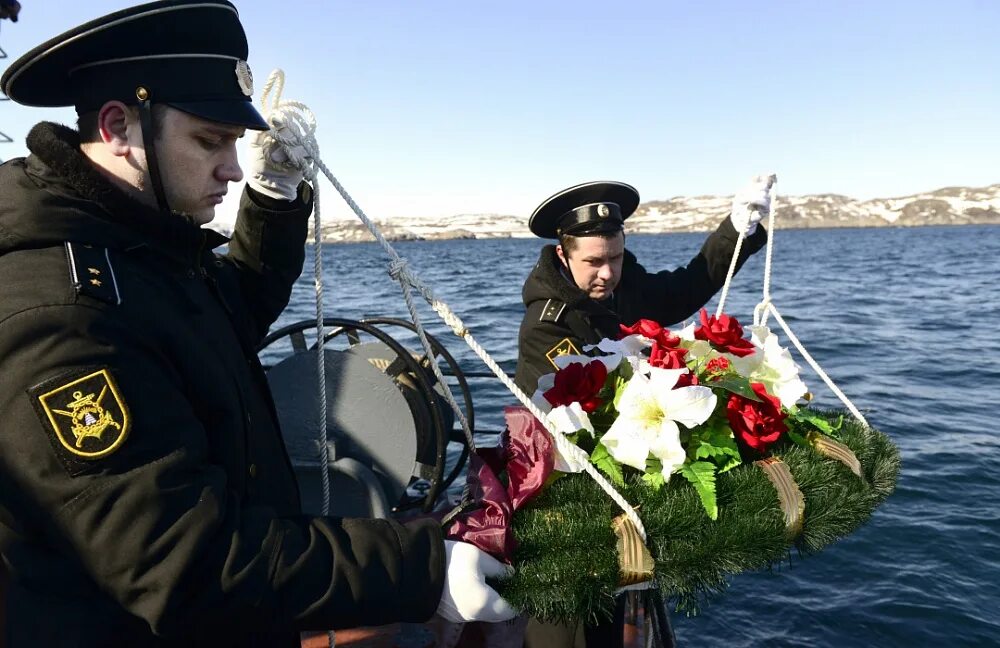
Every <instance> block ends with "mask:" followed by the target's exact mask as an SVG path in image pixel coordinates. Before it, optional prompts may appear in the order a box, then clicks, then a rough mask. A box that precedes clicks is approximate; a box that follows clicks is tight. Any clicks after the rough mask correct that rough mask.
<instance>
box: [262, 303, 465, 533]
mask: <svg viewBox="0 0 1000 648" xmlns="http://www.w3.org/2000/svg"><path fill="white" fill-rule="evenodd" d="M389 327H401V328H403V329H406V331H404V333H406V334H408V335H410V336H411V337H412V332H413V331H415V327H414V326H413V324H411V323H410V322H406V321H404V320H397V319H390V318H375V319H367V320H361V321H354V320H346V319H338V318H327V319H325V320H324V330H325V331H327V333H326V334H325V337H324V351H323V353H324V359H325V365H326V366H325V370H326V374H325V375H326V401H327V413H326V430H327V444H328V449H329V453H328V457H329V459H328V461H327V462H326V464H327V465H326V467H325V469H326V470H327V471H328V474H329V477H330V509H329V515H334V516H342V517H388V516H390V515H393V514H398V513H402V512H404V511H407V510H410V509H414V508H417V507H420V508H422V509H423V510H424V511H430V510H431V509H432V508H434V506H435V504H436V503H437V502H438V500H439V497H440V495H441V494H442V493H443V492H444V490H445V489H447V488H448V486H449V485H450V484H451V483H452V482H453V481H454V480H455V478H456V477H457V476H458V475H459V474H460V473H461V471H462V468H463V467H464V463H465V461H466V460H467V458H468V447H467V444H466V443H465V437H464V434H463V433H462V430H461V429H458V430H455V429H453V428H454V425H455V416H454V412H453V411H452V409H451V407H450V406H449V405H448V403H447V401H446V400H445V398H444V395H443V394H444V391H443V390H445V389H454V390H456V391H457V393H456V400H457V401H458V402H459V403H460V404H461V405H464V409H463V413H464V415H465V416H466V418H467V420H468V421H469V426H470V428H472V426H473V425H474V420H473V408H472V398H471V395H470V393H469V388H468V384H467V382H466V380H465V376H464V375H463V373H462V370H461V368H460V367H459V365H458V364H457V363H456V362H455V359H454V358H453V357H452V356H451V354H449V353H448V351H447V350H446V349H445V348H444V347H443V346H442V345H441V344H440V343H439V342H438V341H437V339H435V338H434V337H433V336H431V335H429V334H428V338H429V341H430V343H431V348H432V349H433V350H434V352H435V354H436V355H439V356H441V358H442V359H443V360H444V363H442V369H443V372H444V373H445V374H446V375H449V376H452V377H453V380H454V382H455V383H456V384H455V385H447V384H446V385H442V384H440V383H439V382H438V381H437V380H436V379H435V376H434V374H433V372H432V371H431V369H430V364H429V362H430V360H429V359H428V358H426V357H423V356H421V355H418V354H416V353H414V352H412V351H411V350H410V349H408V348H407V347H406V346H404V345H403V344H401V343H400V342H399V341H397V339H396V338H394V337H393V336H391V335H389V333H387V332H386V331H385V330H383V329H385V328H389ZM310 329H312V330H310ZM315 329H316V323H315V321H313V320H309V321H303V322H299V323H297V324H292V325H290V326H287V327H284V328H282V329H280V330H277V331H275V332H273V333H272V334H270V335H269V336H268V337H267V338H265V340H264V341H263V343H262V344H261V346H260V349H259V351H263V350H264V349H265V348H267V347H269V346H271V345H272V344H274V343H276V342H278V341H279V340H284V339H286V338H287V341H289V342H290V343H291V347H292V353H291V354H290V355H288V356H286V357H284V358H283V359H282V360H280V361H279V362H277V363H276V364H274V365H272V366H269V367H266V369H267V377H268V382H269V383H270V387H271V392H272V394H273V397H274V402H275V406H276V408H277V411H278V418H279V421H280V423H281V430H282V434H283V436H284V439H285V446H286V448H287V449H288V454H289V458H290V459H291V462H292V466H293V468H294V470H295V475H296V478H297V480H298V482H299V490H300V493H301V497H302V506H303V511H304V512H305V513H307V514H312V515H318V514H320V513H321V512H322V481H321V480H322V472H321V471H322V470H323V466H322V465H321V457H322V456H323V453H322V452H321V450H320V441H319V430H320V428H319V426H318V425H317V417H318V416H319V412H320V403H319V390H318V389H317V383H318V380H317V363H316V360H317V358H316V353H317V349H316V344H315V342H313V344H312V345H311V346H308V343H307V339H313V340H314V339H315V337H316V333H315ZM307 332H308V333H309V335H307ZM310 336H311V338H310ZM417 348H420V347H419V346H418V347H417ZM463 401H464V402H463ZM449 442H457V443H461V444H462V450H461V453H460V455H459V457H458V461H457V462H456V464H455V465H454V466H453V467H452V469H451V471H450V472H449V473H448V475H445V468H446V463H447V458H448V457H447V455H448V452H447V449H448V444H449Z"/></svg>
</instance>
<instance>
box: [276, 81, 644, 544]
mask: <svg viewBox="0 0 1000 648" xmlns="http://www.w3.org/2000/svg"><path fill="white" fill-rule="evenodd" d="M272 85H277V86H278V88H279V90H278V98H277V99H276V101H275V108H271V110H272V111H274V110H275V109H276V108H277V109H279V114H280V115H281V117H282V119H281V123H282V124H283V125H285V126H288V128H286V129H283V130H279V131H278V132H277V133H273V134H274V135H275V139H276V140H278V142H280V143H281V144H282V145H283V146H284V147H285V149H286V151H291V150H295V149H296V148H299V147H301V150H303V151H305V156H304V157H305V158H306V160H303V163H304V166H303V167H302V168H303V171H304V173H306V175H307V177H309V178H311V179H312V178H314V177H315V175H316V172H315V170H317V169H318V170H319V171H321V172H322V173H323V175H324V176H326V178H327V180H329V181H330V184H332V185H333V186H334V188H336V190H337V192H338V193H339V194H340V196H341V197H342V198H343V199H344V202H346V203H347V205H348V206H349V207H350V208H351V211H353V212H354V214H355V216H357V217H358V219H359V220H360V221H361V222H362V223H364V225H365V227H367V228H368V231H369V232H371V234H372V236H374V237H375V240H376V241H377V242H378V244H379V245H381V246H382V249H383V251H385V253H386V255H387V256H388V257H389V274H390V276H392V277H393V278H394V279H395V280H396V281H398V282H399V285H400V287H401V288H402V291H403V298H404V300H405V301H406V307H407V309H408V310H409V312H410V317H411V318H412V320H413V325H414V328H416V330H417V335H418V337H419V338H420V342H421V344H422V345H423V347H424V352H425V353H426V354H427V358H428V360H429V362H430V365H431V369H432V371H433V372H434V376H435V377H436V378H437V379H438V380H439V381H440V383H441V384H442V385H444V384H445V382H444V375H443V374H442V373H441V368H440V367H439V366H438V363H437V358H436V356H435V354H434V352H433V349H432V348H431V345H430V342H429V341H428V339H427V336H426V334H425V333H424V330H423V326H422V325H421V322H420V316H419V313H418V312H417V307H416V304H415V303H414V300H413V295H412V293H411V288H413V289H416V290H417V291H418V292H419V293H420V295H421V296H422V297H423V298H424V300H425V301H426V302H427V303H428V304H429V305H430V306H431V308H432V309H433V310H434V311H435V312H436V313H437V314H438V315H439V316H440V317H441V319H442V320H443V321H444V322H445V323H446V324H447V325H448V326H449V327H450V328H451V330H452V331H453V332H454V333H455V335H456V336H458V337H459V338H461V339H463V340H465V342H466V344H467V345H468V346H469V348H470V349H472V351H473V352H474V353H475V354H476V356H478V357H479V359H480V360H482V362H483V363H484V364H485V365H486V366H487V367H489V368H490V370H491V371H492V372H493V374H494V375H495V376H496V377H497V378H498V379H499V380H500V382H501V383H503V384H504V386H505V387H507V389H509V390H510V392H511V393H512V394H513V395H514V396H515V397H516V398H517V399H518V400H519V401H520V402H521V404H522V405H524V407H525V408H527V409H528V411H530V412H531V413H532V414H533V415H534V416H535V417H536V418H537V419H538V420H539V421H540V422H541V423H542V425H544V426H545V429H546V430H547V431H548V433H549V435H550V436H551V437H552V439H553V441H554V442H555V444H556V447H557V448H558V449H559V452H560V453H562V455H563V456H564V457H567V458H573V459H576V460H577V462H578V463H580V464H582V465H583V466H584V472H586V473H587V474H588V475H590V476H591V478H593V479H594V481H596V482H597V483H598V485H600V487H601V489H602V490H604V492H606V493H607V494H608V496H609V497H610V498H611V499H612V500H613V501H614V502H615V503H616V504H618V506H619V507H621V509H622V511H623V512H624V513H625V515H626V516H627V517H628V519H629V521H631V522H632V524H633V525H635V527H636V530H637V531H638V533H639V535H640V537H641V538H642V540H643V542H645V541H646V529H645V527H644V526H643V524H642V520H640V519H639V516H638V514H636V512H635V510H634V509H633V508H632V506H631V505H630V504H629V503H628V502H627V501H626V500H625V498H624V497H622V496H621V494H620V493H618V491H617V490H615V487H614V486H613V485H612V484H611V483H610V482H609V481H608V480H607V479H606V478H605V477H604V476H603V475H602V474H601V473H599V472H598V471H597V469H596V468H595V467H594V466H593V464H591V463H590V460H589V459H590V458H589V456H588V455H587V453H586V452H584V451H583V450H582V449H580V448H579V447H577V446H576V445H574V444H573V443H571V442H570V441H569V440H568V439H566V438H565V436H563V435H562V434H561V433H559V432H558V431H557V430H556V429H555V426H554V425H553V424H552V423H551V422H550V421H549V420H548V416H546V414H545V413H544V412H542V411H541V410H540V409H539V408H538V407H537V406H536V405H535V404H534V403H533V402H532V401H531V398H530V397H529V396H528V395H527V394H525V393H524V392H523V391H521V389H520V388H519V387H518V386H517V385H515V384H514V381H512V380H511V379H510V377H509V376H507V374H506V373H505V372H504V371H503V369H501V368H500V366H499V365H498V364H497V363H496V362H495V361H494V360H493V358H492V357H491V356H490V355H489V353H488V352H487V351H486V350H485V349H484V348H483V347H482V346H481V345H480V344H479V343H478V342H477V341H476V339H475V338H474V337H473V336H472V333H471V332H470V331H469V329H468V328H467V327H466V326H465V324H464V323H463V322H462V319H461V318H460V317H459V316H458V315H457V314H455V312H454V311H452V310H451V308H450V307H449V306H448V304H446V303H445V302H444V301H442V300H440V299H438V298H437V297H436V296H435V295H434V292H433V291H432V290H431V288H430V287H429V286H427V285H426V284H425V283H424V282H423V281H422V280H421V279H420V278H419V277H418V276H417V275H415V274H414V273H412V272H411V271H410V269H409V265H408V263H407V261H406V260H405V259H404V258H402V257H401V256H399V254H398V253H397V252H396V250H395V249H393V247H392V245H390V244H389V242H388V241H387V240H386V239H385V237H384V236H382V232H381V231H379V229H378V227H377V226H376V225H375V223H374V222H372V220H371V219H370V218H368V216H367V215H366V214H365V213H364V211H363V210H362V209H361V208H360V207H359V206H358V204H357V203H356V202H355V201H354V199H353V198H352V197H351V196H350V194H349V193H348V192H347V190H346V189H344V186H343V185H342V184H341V183H340V181H338V180H337V178H336V177H335V176H334V175H333V173H332V172H331V171H330V170H329V169H328V168H327V166H326V165H325V164H324V163H323V161H322V159H320V156H319V147H318V145H317V144H316V138H315V134H314V131H315V123H316V121H315V118H314V117H313V115H312V112H311V111H310V110H309V109H308V108H307V107H306V106H304V105H303V104H301V103H299V102H292V101H280V89H281V87H282V86H283V85H284V72H282V71H281V70H275V71H274V72H272V73H271V75H270V77H268V80H267V84H266V85H265V90H264V95H265V97H267V96H268V95H269V93H270V90H271V87H272ZM310 171H312V173H311V174H310ZM313 191H314V194H315V196H316V204H315V209H314V216H313V217H314V219H315V221H314V222H315V227H314V231H315V232H316V234H315V245H316V254H317V256H318V255H319V254H320V252H319V248H320V244H321V241H322V233H321V232H320V229H319V221H320V210H319V186H318V185H317V184H314V185H313ZM316 267H317V268H319V269H320V270H321V266H320V264H319V262H318V261H317V263H316ZM316 282H317V286H318V287H317V295H321V294H322V291H321V289H320V288H319V286H320V285H321V283H322V280H321V275H320V274H317V275H316ZM317 313H318V315H317V317H318V318H319V321H318V322H317V324H318V325H319V326H320V327H322V319H321V317H322V316H321V314H320V313H321V310H320V306H319V305H318V306H317ZM320 339H322V335H320ZM319 348H320V349H322V347H319ZM320 355H322V353H320ZM319 366H322V365H319ZM323 384H325V383H321V388H322V385H323ZM442 391H443V392H444V395H445V398H446V400H447V401H448V404H449V405H450V406H451V408H452V410H453V411H454V412H455V416H456V418H457V420H458V421H460V422H461V424H462V431H463V432H464V433H465V438H466V442H467V443H468V444H469V448H470V450H474V449H475V441H474V440H473V438H472V430H471V429H470V428H469V424H468V421H467V420H466V418H465V414H464V413H463V412H462V410H461V408H460V407H459V406H458V403H457V402H455V399H454V396H453V395H452V394H451V390H450V389H447V388H445V389H443V390H442ZM324 402H325V399H324ZM322 406H323V407H325V404H323V405H322ZM324 412H325V410H324ZM325 420H326V417H325V413H324V416H323V421H324V422H325ZM323 428H324V429H323V430H322V432H321V435H322V436H321V438H322V439H324V440H325V438H326V430H325V425H324V426H323ZM327 488H328V486H327Z"/></svg>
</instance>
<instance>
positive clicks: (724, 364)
mask: <svg viewBox="0 0 1000 648" xmlns="http://www.w3.org/2000/svg"><path fill="white" fill-rule="evenodd" d="M731 366H732V363H731V362H729V358H723V357H721V356H720V357H718V358H712V359H711V360H709V361H708V364H706V365H705V373H706V374H708V375H709V376H712V377H713V378H720V377H721V375H722V374H724V373H726V372H727V371H729V367H731Z"/></svg>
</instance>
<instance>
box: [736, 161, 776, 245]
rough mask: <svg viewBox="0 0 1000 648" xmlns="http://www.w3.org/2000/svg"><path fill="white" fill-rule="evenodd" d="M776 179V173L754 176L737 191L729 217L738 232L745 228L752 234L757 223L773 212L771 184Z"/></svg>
mask: <svg viewBox="0 0 1000 648" xmlns="http://www.w3.org/2000/svg"><path fill="white" fill-rule="evenodd" d="M776 181H777V177H776V176H774V175H768V176H763V175H760V176H754V178H753V179H752V180H751V181H750V182H749V183H747V184H746V185H745V186H744V187H742V188H741V189H740V190H739V191H737V192H736V195H735V196H733V208H732V211H731V212H730V214H729V219H730V220H731V221H732V223H733V227H735V228H736V231H737V232H739V231H740V230H743V231H744V232H746V235H747V236H750V235H751V234H753V233H754V232H756V231H757V224H758V223H760V220H761V219H762V218H764V217H766V216H767V215H768V214H769V213H770V212H771V186H772V185H773V184H774V183H775V182H776Z"/></svg>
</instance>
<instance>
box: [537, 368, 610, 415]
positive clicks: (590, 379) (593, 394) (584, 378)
mask: <svg viewBox="0 0 1000 648" xmlns="http://www.w3.org/2000/svg"><path fill="white" fill-rule="evenodd" d="M607 377H608V369H607V367H605V366H604V363H603V362H601V361H599V360H595V361H594V362H590V363H588V364H586V365H584V364H580V363H579V362H571V363H570V364H569V365H567V366H566V367H563V368H562V369H560V370H559V371H558V372H556V379H555V385H553V386H552V389H550V390H548V391H547V392H545V393H544V394H542V395H543V396H545V400H547V401H549V402H550V403H552V407H559V406H560V405H569V404H570V403H580V407H582V408H583V411H584V412H587V413H588V414H589V413H590V412H593V411H594V410H596V409H597V408H598V407H600V406H601V399H599V398H598V397H597V392H599V391H601V388H602V387H604V381H605V380H606V379H607Z"/></svg>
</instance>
